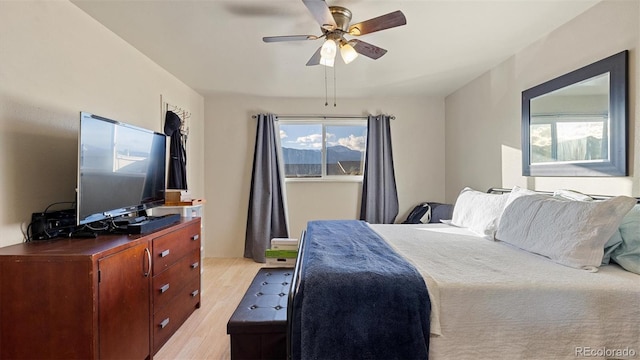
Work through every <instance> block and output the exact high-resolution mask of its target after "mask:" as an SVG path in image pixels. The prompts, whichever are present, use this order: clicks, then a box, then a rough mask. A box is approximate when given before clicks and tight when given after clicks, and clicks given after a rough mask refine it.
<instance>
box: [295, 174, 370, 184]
mask: <svg viewBox="0 0 640 360" xmlns="http://www.w3.org/2000/svg"><path fill="white" fill-rule="evenodd" d="M284 182H285V183H290V182H291V183H362V176H349V177H347V178H340V177H325V178H285V179H284Z"/></svg>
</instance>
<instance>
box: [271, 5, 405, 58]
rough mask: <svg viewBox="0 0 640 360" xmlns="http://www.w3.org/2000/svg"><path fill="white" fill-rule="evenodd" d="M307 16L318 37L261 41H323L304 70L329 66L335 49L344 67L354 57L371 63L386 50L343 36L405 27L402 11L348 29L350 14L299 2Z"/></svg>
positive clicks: (338, 8) (273, 37) (347, 11)
mask: <svg viewBox="0 0 640 360" xmlns="http://www.w3.org/2000/svg"><path fill="white" fill-rule="evenodd" d="M302 2H303V3H304V4H305V6H306V7H307V9H309V11H310V12H311V15H313V17H314V18H315V19H316V21H317V22H318V24H320V29H321V30H322V35H319V36H316V35H287V36H266V37H263V38H262V41H264V42H266V43H271V42H281V41H299V40H317V39H322V38H325V39H326V41H325V42H324V43H323V44H322V46H320V47H319V48H318V50H316V52H315V53H314V54H313V56H312V57H311V59H309V61H308V62H307V66H312V65H319V64H321V65H325V66H333V65H334V59H335V56H336V53H337V49H338V47H339V48H340V54H341V56H342V59H343V60H344V62H345V63H346V64H348V63H350V62H351V61H353V60H354V59H355V58H356V57H357V56H358V54H361V55H364V56H366V57H369V58H371V59H374V60H376V59H378V58H380V57H381V56H382V55H384V54H386V53H387V50H385V49H383V48H380V47H377V46H375V45H371V44H369V43H366V42H364V41H361V40H358V39H349V40H347V39H346V38H345V35H351V36H360V35H365V34H370V33H372V32H376V31H380V30H385V29H389V28H393V27H396V26H401V25H405V24H406V23H407V19H406V18H405V17H404V14H403V13H402V11H400V10H398V11H394V12H391V13H388V14H385V15H382V16H378V17H376V18H373V19H369V20H365V21H362V22H359V23H357V24H353V25H349V22H350V21H351V11H350V10H349V9H347V8H344V7H342V6H328V5H327V3H326V2H325V1H324V0H302Z"/></svg>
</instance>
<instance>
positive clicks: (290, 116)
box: [251, 115, 396, 120]
mask: <svg viewBox="0 0 640 360" xmlns="http://www.w3.org/2000/svg"><path fill="white" fill-rule="evenodd" d="M275 117H276V118H278V119H325V120H326V119H363V120H365V119H367V118H368V116H366V115H275ZM251 118H252V119H257V118H258V116H257V115H252V116H251ZM390 118H391V120H395V119H396V117H395V116H393V115H390Z"/></svg>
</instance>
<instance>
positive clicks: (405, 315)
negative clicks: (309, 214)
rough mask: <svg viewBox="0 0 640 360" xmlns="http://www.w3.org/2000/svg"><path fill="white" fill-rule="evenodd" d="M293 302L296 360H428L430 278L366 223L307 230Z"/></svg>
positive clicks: (322, 224) (319, 224) (314, 225)
mask: <svg viewBox="0 0 640 360" xmlns="http://www.w3.org/2000/svg"><path fill="white" fill-rule="evenodd" d="M304 241H305V243H304V248H303V249H302V254H301V255H300V256H302V257H303V258H302V261H303V263H302V270H301V272H300V279H301V282H300V288H299V291H298V293H297V294H296V296H295V298H294V301H293V316H292V319H290V320H291V321H292V337H291V342H292V346H291V351H292V353H291V354H292V357H293V359H304V360H311V359H385V360H389V359H427V358H428V354H429V313H430V310H431V302H430V301H429V295H428V293H427V288H426V285H425V283H424V280H423V279H422V276H420V274H419V273H418V272H417V270H416V269H415V268H414V267H413V266H412V265H411V264H409V263H408V262H407V261H406V260H405V259H404V258H402V257H401V256H400V255H398V254H397V253H396V252H395V251H394V250H393V249H392V248H391V247H390V246H389V245H388V244H387V243H386V242H385V241H384V239H382V238H381V237H380V236H379V235H378V234H377V233H376V232H375V231H373V230H371V228H369V226H368V225H367V224H366V223H365V222H362V221H356V220H335V221H311V222H309V223H308V225H307V232H306V235H305V240H304Z"/></svg>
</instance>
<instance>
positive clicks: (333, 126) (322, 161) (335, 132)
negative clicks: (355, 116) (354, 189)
mask: <svg viewBox="0 0 640 360" xmlns="http://www.w3.org/2000/svg"><path fill="white" fill-rule="evenodd" d="M278 128H279V131H280V149H281V151H280V156H281V158H282V160H283V164H284V173H285V177H286V178H288V179H327V180H331V179H333V180H336V179H343V180H346V179H361V178H362V174H363V171H364V154H365V149H366V144H367V122H366V121H365V120H357V121H353V120H351V121H341V120H325V121H301V120H278Z"/></svg>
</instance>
